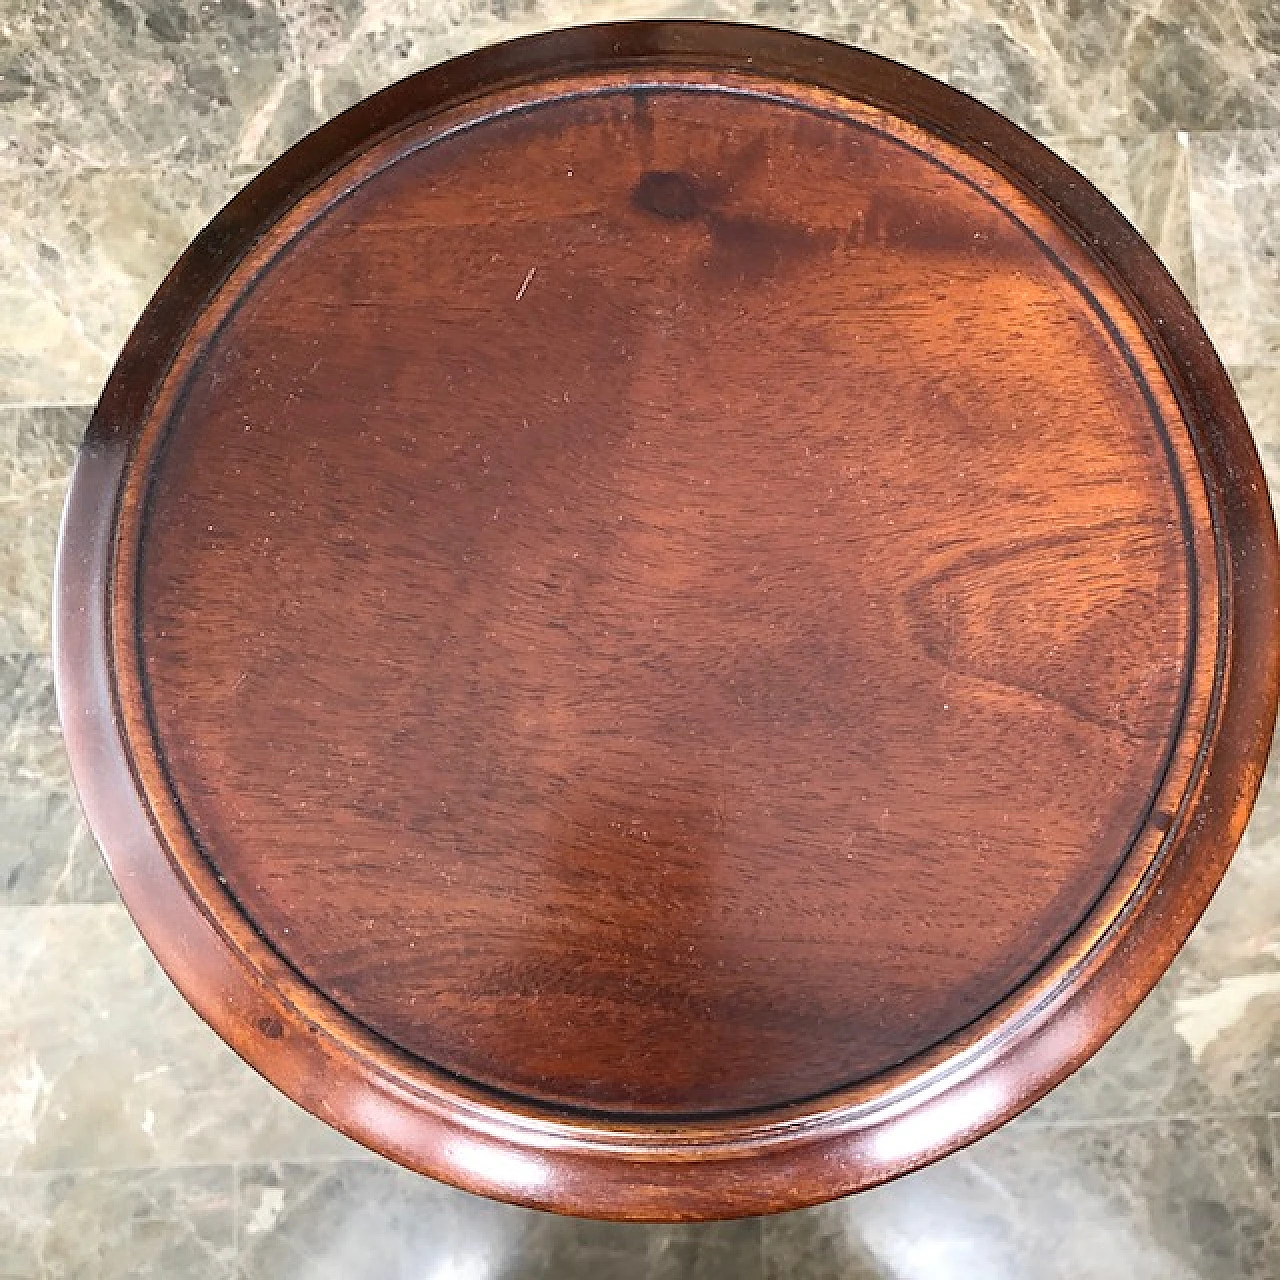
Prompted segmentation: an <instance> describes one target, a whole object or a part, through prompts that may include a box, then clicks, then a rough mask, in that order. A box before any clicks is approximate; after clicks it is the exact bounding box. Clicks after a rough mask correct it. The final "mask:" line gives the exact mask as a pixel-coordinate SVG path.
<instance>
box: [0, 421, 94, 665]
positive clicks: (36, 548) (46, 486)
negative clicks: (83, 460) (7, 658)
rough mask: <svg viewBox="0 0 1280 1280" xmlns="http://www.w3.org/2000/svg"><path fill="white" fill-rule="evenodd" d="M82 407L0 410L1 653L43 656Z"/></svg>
mask: <svg viewBox="0 0 1280 1280" xmlns="http://www.w3.org/2000/svg"><path fill="white" fill-rule="evenodd" d="M88 419H89V414H88V410H87V409H61V408H58V409H0V654H6V653H26V652H29V651H31V650H46V651H47V650H48V648H49V620H50V610H51V603H52V593H53V560H54V552H55V550H56V548H57V541H58V523H59V521H60V520H61V518H62V503H63V499H64V498H65V496H66V489H67V481H68V480H69V479H70V476H71V467H72V464H73V463H74V461H75V455H76V447H77V445H78V444H79V442H80V439H81V437H82V436H83V435H84V428H85V424H86V423H87V422H88Z"/></svg>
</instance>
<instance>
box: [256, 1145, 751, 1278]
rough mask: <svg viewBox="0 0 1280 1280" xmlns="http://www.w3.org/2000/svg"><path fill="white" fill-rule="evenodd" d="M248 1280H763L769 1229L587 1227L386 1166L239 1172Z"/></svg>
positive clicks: (729, 1225)
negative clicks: (764, 1234) (764, 1235)
mask: <svg viewBox="0 0 1280 1280" xmlns="http://www.w3.org/2000/svg"><path fill="white" fill-rule="evenodd" d="M238 1199H239V1237H240V1263H239V1269H238V1271H237V1276H238V1278H239V1280H418V1278H419V1277H421V1276H423V1275H424V1274H427V1275H432V1276H450V1277H452V1276H457V1277H463V1276H467V1277H470V1276H475V1277H499V1276H512V1277H520V1280H623V1278H624V1277H634V1278H635V1280H641V1278H642V1277H643V1278H644V1280H676V1278H677V1277H698V1278H699V1280H759V1277H760V1274H761V1248H760V1245H761V1236H760V1222H759V1220H751V1219H748V1220H745V1221H737V1222H717V1223H706V1224H699V1225H696V1226H638V1225H634V1224H627V1223H610V1222H584V1221H580V1220H577V1219H572V1218H559V1217H554V1216H552V1215H551V1214H547V1213H536V1212H534V1211H532V1210H529V1209H519V1208H514V1207H512V1206H510V1205H503V1204H496V1203H494V1202H493V1201H490V1200H483V1199H480V1198H479V1197H477V1196H471V1195H467V1194H465V1193H464V1192H461V1191H455V1190H453V1189H452V1188H450V1187H444V1186H441V1185H440V1184H439V1183H435V1182H432V1181H430V1180H429V1179H427V1178H420V1177H417V1176H416V1175H414V1174H411V1173H406V1172H405V1171H404V1170H403V1169H397V1168H395V1167H394V1166H393V1165H390V1164H387V1163H386V1162H385V1161H379V1162H376V1163H375V1162H371V1161H365V1162H359V1163H352V1162H349V1161H331V1162H327V1163H325V1164H314V1163H283V1164H272V1165H254V1166H249V1167H246V1168H243V1169H241V1170H240V1181H239V1197H238Z"/></svg>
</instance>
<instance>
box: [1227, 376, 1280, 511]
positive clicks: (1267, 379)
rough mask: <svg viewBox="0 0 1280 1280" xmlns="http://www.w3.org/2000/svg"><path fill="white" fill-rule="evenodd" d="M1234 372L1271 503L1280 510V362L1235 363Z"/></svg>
mask: <svg viewBox="0 0 1280 1280" xmlns="http://www.w3.org/2000/svg"><path fill="white" fill-rule="evenodd" d="M1230 373H1231V381H1232V382H1233V383H1234V384H1235V388H1236V394H1237V395H1238V396H1239V397H1240V406H1241V408H1242V409H1244V414H1245V417H1246V418H1247V419H1248V420H1249V427H1250V429H1251V430H1252V431H1253V439H1254V443H1255V444H1256V445H1257V446H1258V456H1259V457H1260V458H1261V459H1262V468H1263V470H1264V471H1265V472H1266V473H1267V484H1268V487H1269V488H1270V490H1271V505H1272V506H1273V507H1274V508H1276V509H1277V510H1280V365H1277V366H1273V367H1270V368H1268V367H1265V366H1264V367H1261V368H1259V367H1256V366H1249V365H1234V366H1232V367H1231V369H1230Z"/></svg>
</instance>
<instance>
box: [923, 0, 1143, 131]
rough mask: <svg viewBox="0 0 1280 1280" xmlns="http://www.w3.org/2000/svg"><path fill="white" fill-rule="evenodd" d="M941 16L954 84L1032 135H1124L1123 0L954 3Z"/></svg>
mask: <svg viewBox="0 0 1280 1280" xmlns="http://www.w3.org/2000/svg"><path fill="white" fill-rule="evenodd" d="M943 13H944V15H945V16H944V17H943V19H942V21H943V22H945V24H946V25H945V27H944V30H945V33H946V41H947V44H948V46H949V47H950V50H951V59H950V74H949V79H950V80H951V81H952V83H953V84H955V85H956V86H957V87H958V88H961V89H964V90H965V91H966V92H967V93H971V94H973V95H974V97H976V98H978V99H980V100H981V101H983V102H985V103H986V104H987V105H988V106H990V107H994V108H995V109H996V110H997V111H1000V112H1002V113H1003V114H1005V115H1007V116H1008V117H1009V118H1010V119H1012V120H1013V121H1014V122H1015V123H1017V124H1020V125H1021V126H1022V127H1023V128H1024V129H1029V130H1030V131H1031V132H1033V133H1037V134H1050V133H1052V134H1060V135H1071V136H1077V137H1092V136H1100V135H1104V134H1111V133H1124V132H1126V126H1127V125H1128V123H1129V116H1128V75H1127V71H1126V68H1125V64H1124V59H1123V48H1124V42H1125V38H1126V33H1127V31H1128V29H1129V23H1130V21H1131V18H1132V8H1131V5H1130V4H1129V3H1127V0H1114V2H1110V3H1081V2H1080V0H954V3H951V4H948V5H946V6H945V7H944V8H943Z"/></svg>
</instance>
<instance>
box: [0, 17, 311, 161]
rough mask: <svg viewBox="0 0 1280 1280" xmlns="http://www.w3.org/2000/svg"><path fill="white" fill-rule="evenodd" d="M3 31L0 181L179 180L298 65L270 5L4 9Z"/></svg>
mask: <svg viewBox="0 0 1280 1280" xmlns="http://www.w3.org/2000/svg"><path fill="white" fill-rule="evenodd" d="M315 7H317V8H319V6H315ZM3 23H4V26H3V37H4V39H3V44H2V45H0V76H2V77H3V78H2V79H0V105H2V107H3V112H2V114H0V174H4V173H6V172H7V173H9V174H15V173H22V172H25V171H30V170H32V169H37V168H49V167H53V168H63V167H71V168H79V167H83V166H91V167H105V166H122V165H138V164H154V165H156V166H157V168H164V169H168V170H169V171H170V172H172V173H180V172H181V171H182V170H183V169H185V168H186V167H187V166H189V165H191V164H192V163H196V162H199V161H202V160H208V159H211V158H215V157H220V156H221V155H223V154H224V153H225V151H226V149H227V148H228V147H229V146H231V145H233V144H234V143H235V141H236V140H237V138H238V137H239V135H240V133H241V131H242V130H243V129H244V127H245V123H246V121H247V120H248V119H249V118H250V117H251V116H252V115H253V113H254V112H255V111H256V110H258V109H259V108H260V107H261V105H262V103H263V101H264V100H266V99H267V98H268V97H269V96H270V94H271V93H272V92H273V91H274V88H275V86H276V84H277V83H279V80H280V77H281V73H282V72H287V71H288V69H289V68H290V67H291V66H292V65H293V64H295V63H296V54H295V53H294V50H293V49H292V48H291V46H290V43H289V36H288V33H287V31H286V29H285V24H284V22H283V21H282V19H281V15H280V13H279V10H278V8H277V6H276V4H275V3H274V0H104V3H102V4H100V5H98V4H95V5H83V4H50V3H34V4H10V5H6V6H5V8H4V11H3Z"/></svg>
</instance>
